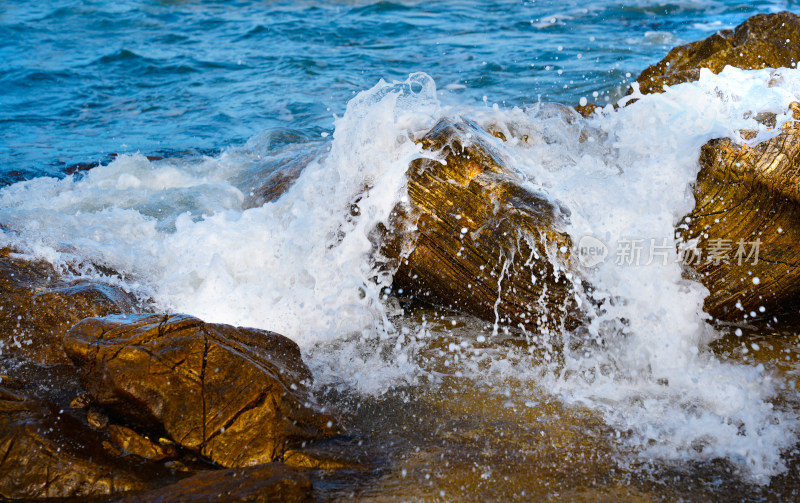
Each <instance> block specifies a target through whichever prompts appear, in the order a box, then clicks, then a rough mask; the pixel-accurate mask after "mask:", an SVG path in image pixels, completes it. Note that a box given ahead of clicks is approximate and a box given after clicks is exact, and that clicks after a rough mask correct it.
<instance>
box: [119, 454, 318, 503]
mask: <svg viewBox="0 0 800 503" xmlns="http://www.w3.org/2000/svg"><path fill="white" fill-rule="evenodd" d="M140 501H148V502H150V503H206V502H209V503H210V502H215V501H224V502H226V503H234V502H248V503H272V502H275V503H278V502H287V503H288V502H300V501H314V499H313V498H312V494H311V482H310V481H309V480H308V479H307V478H306V477H305V476H304V475H303V474H302V473H299V472H297V471H293V470H290V469H288V468H287V467H286V466H285V465H282V464H280V463H271V464H268V465H261V466H255V467H251V468H236V469H230V470H214V471H209V472H203V473H199V474H197V475H193V476H191V477H188V478H185V479H183V480H181V481H180V482H177V483H175V484H172V485H169V486H166V487H162V488H160V489H156V490H154V491H150V492H147V493H144V494H138V495H136V496H135V497H130V498H125V499H122V500H119V503H135V502H140Z"/></svg>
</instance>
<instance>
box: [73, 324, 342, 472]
mask: <svg viewBox="0 0 800 503" xmlns="http://www.w3.org/2000/svg"><path fill="white" fill-rule="evenodd" d="M64 348H65V350H66V352H67V354H68V355H69V356H70V358H72V360H73V361H74V362H75V365H76V366H77V367H78V368H79V369H80V371H81V376H82V380H83V382H84V385H85V387H86V390H87V391H88V392H89V393H90V394H91V395H92V397H93V398H94V403H95V404H97V405H100V406H103V407H106V408H108V409H110V410H112V411H114V412H115V413H117V414H119V415H121V416H122V417H125V418H126V419H128V420H133V421H134V422H135V423H134V424H138V425H140V426H141V428H142V430H141V433H146V432H147V431H148V430H149V431H151V432H154V433H158V432H160V431H162V430H163V432H164V433H165V434H166V435H168V436H169V437H170V438H171V439H172V440H174V441H175V442H176V443H177V444H178V445H180V446H181V447H183V448H185V449H188V450H190V451H192V452H196V453H197V454H199V455H201V456H203V457H205V458H207V459H209V460H210V461H212V462H214V463H217V464H218V465H220V466H223V467H226V468H236V467H244V466H252V465H257V464H263V463H269V462H272V461H275V460H276V459H278V458H280V456H281V455H282V454H283V452H284V451H285V450H286V449H287V448H289V447H290V446H292V445H295V444H300V443H302V442H303V441H309V440H313V439H316V438H322V437H326V436H331V435H335V434H337V433H338V431H339V430H338V427H337V426H336V425H335V421H334V419H333V418H332V417H331V416H328V415H325V414H324V413H322V412H320V411H319V410H317V409H316V408H315V406H314V405H313V403H314V402H313V400H312V398H311V396H310V393H309V391H308V385H309V384H310V382H311V372H310V371H309V370H308V368H307V367H306V366H305V364H304V363H303V361H302V358H301V356H300V350H299V348H298V347H297V345H296V344H295V343H294V342H292V341H290V340H289V339H287V338H285V337H283V336H282V335H279V334H275V333H272V332H266V331H263V330H256V329H246V328H235V327H231V326H228V325H216V324H210V323H204V322H202V321H201V320H199V319H197V318H193V317H190V316H183V315H174V316H164V315H129V316H109V317H106V318H88V319H85V320H83V321H81V322H80V323H78V324H77V325H75V326H74V327H72V329H70V331H69V332H68V333H67V334H66V335H65V337H64Z"/></svg>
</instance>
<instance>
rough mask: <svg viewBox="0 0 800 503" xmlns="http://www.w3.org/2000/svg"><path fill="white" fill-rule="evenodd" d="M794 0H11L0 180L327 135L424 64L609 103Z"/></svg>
mask: <svg viewBox="0 0 800 503" xmlns="http://www.w3.org/2000/svg"><path fill="white" fill-rule="evenodd" d="M796 3H797V2H794V1H791V0H790V1H757V2H749V3H746V2H741V1H736V0H725V1H713V0H703V1H675V2H670V1H663V0H661V1H658V0H656V1H639V2H610V1H598V2H591V3H586V2H580V1H574V0H560V1H550V0H546V1H535V2H520V1H510V0H505V1H503V0H498V1H491V2H475V1H456V0H447V1H436V2H431V1H426V2H417V1H397V2H371V1H366V0H362V1H359V0H352V1H329V2H311V1H300V2H277V1H275V2H273V1H246V0H242V1H237V2H216V3H212V2H196V1H166V0H164V1H139V2H136V1H126V0H116V1H89V2H82V1H66V0H65V1H38V2H20V1H16V2H15V1H2V2H0V33H2V34H3V35H2V38H0V179H2V181H3V182H4V183H8V182H11V181H15V180H19V179H25V178H32V177H35V176H40V175H44V174H47V175H59V174H63V173H64V172H65V171H66V170H68V169H69V168H68V167H69V166H70V165H72V164H75V163H89V162H101V161H106V160H108V159H109V157H108V156H109V155H110V154H113V153H121V152H137V151H138V152H142V153H144V154H148V155H175V154H176V153H185V152H192V153H210V152H217V151H220V150H223V149H225V148H226V147H229V146H236V145H241V144H243V143H244V142H245V141H247V140H248V139H249V138H251V137H253V136H254V135H264V136H263V138H266V139H267V144H268V145H275V146H277V145H280V144H282V143H286V142H303V141H308V140H310V139H317V138H320V135H321V134H323V133H324V132H329V131H331V130H332V127H333V119H334V114H338V115H341V114H342V113H343V111H344V108H345V106H346V104H347V101H348V99H349V98H351V97H352V96H353V95H354V94H355V93H357V92H359V91H361V90H363V89H366V88H369V87H371V86H372V85H374V84H375V83H376V82H377V81H378V80H379V79H381V78H383V79H386V80H393V79H404V78H406V77H407V76H408V74H409V73H411V72H416V71H424V72H427V73H428V74H430V75H431V76H432V77H433V78H434V79H435V81H436V83H437V85H438V86H439V89H440V90H441V92H442V100H444V101H448V100H450V101H458V102H478V103H480V101H482V100H484V99H485V101H486V102H487V104H493V103H498V104H499V105H500V106H506V107H510V106H514V105H525V104H530V103H535V102H537V101H540V100H541V101H559V102H564V103H576V102H577V101H578V100H579V99H580V98H581V97H584V96H585V97H587V98H588V99H589V101H599V102H601V103H602V102H605V100H606V99H615V98H616V97H618V96H619V95H620V94H621V93H622V92H624V90H625V89H626V86H627V83H628V82H629V81H630V80H631V79H632V78H635V77H636V75H637V74H638V72H640V71H641V70H642V69H644V68H645V67H646V66H647V65H649V64H651V63H653V62H655V61H658V60H659V59H660V58H661V57H663V56H664V54H666V52H667V51H668V50H669V48H671V47H673V46H675V45H678V44H680V43H685V42H688V41H692V40H697V39H700V38H703V37H705V36H708V35H709V34H711V33H713V32H715V31H716V30H719V29H722V28H729V27H733V26H735V25H736V24H738V23H740V22H742V21H743V20H744V19H746V18H747V17H748V16H750V15H752V14H754V13H758V12H774V11H778V10H783V9H790V10H791V9H792V8H793V7H795V6H796ZM594 92H597V93H598V96H597V97H596V98H595V97H593V93H594Z"/></svg>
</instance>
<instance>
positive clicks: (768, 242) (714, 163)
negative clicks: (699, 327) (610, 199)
mask: <svg viewBox="0 0 800 503" xmlns="http://www.w3.org/2000/svg"><path fill="white" fill-rule="evenodd" d="M793 108H794V109H795V115H796V117H797V118H799V119H800V114H798V111H800V105H798V104H795V105H793ZM700 163H701V165H702V168H701V170H700V173H699V174H698V177H697V183H696V185H695V189H694V193H695V199H696V201H697V202H696V205H695V208H694V210H693V211H692V213H690V214H689V215H688V216H687V219H688V221H684V223H683V224H682V225H680V226H679V228H678V231H679V233H680V234H681V236H682V237H683V238H684V240H690V239H697V240H698V241H699V244H698V248H699V249H700V251H701V254H700V257H699V258H700V260H699V261H698V263H695V264H692V265H693V267H694V271H695V272H694V277H696V278H697V279H698V280H699V281H701V282H702V283H703V284H704V285H705V286H706V288H708V289H709V291H710V292H711V293H710V295H709V296H708V297H707V298H706V311H707V312H709V313H710V314H711V315H712V316H714V317H716V318H719V319H723V320H731V321H742V319H743V316H744V315H747V317H748V318H752V316H751V314H750V313H751V312H752V313H755V314H756V316H765V315H766V316H769V317H770V318H771V317H772V316H775V315H782V314H787V313H792V314H796V313H797V310H798V308H799V307H800V301H798V296H797V294H798V292H800V245H798V243H800V123H797V122H795V123H790V124H788V125H787V126H786V127H785V128H784V130H783V131H782V132H781V133H780V134H779V135H778V136H777V137H775V138H773V139H771V140H769V141H765V142H762V143H759V144H758V145H756V146H754V147H748V146H746V145H736V144H734V143H733V142H732V141H731V140H730V139H727V138H725V139H718V140H712V141H710V142H708V143H707V144H706V145H704V146H703V149H702V154H701V157H700ZM756 243H758V244H756ZM756 251H757V252H758V256H757V257H756V254H755V252H756ZM754 278H758V279H757V280H756V281H755V282H754ZM762 307H763V308H764V310H763V312H762V310H761V309H760V308H762Z"/></svg>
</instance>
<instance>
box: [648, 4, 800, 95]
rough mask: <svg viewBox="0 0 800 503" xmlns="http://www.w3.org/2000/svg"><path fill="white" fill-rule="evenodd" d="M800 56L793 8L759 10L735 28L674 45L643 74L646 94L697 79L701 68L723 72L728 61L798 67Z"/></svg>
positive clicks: (748, 66) (798, 27)
mask: <svg viewBox="0 0 800 503" xmlns="http://www.w3.org/2000/svg"><path fill="white" fill-rule="evenodd" d="M798 60H800V16H798V15H796V14H792V13H791V12H785V11H784V12H779V13H777V14H758V15H756V16H753V17H751V18H749V19H747V21H745V22H744V23H742V24H740V25H739V26H737V27H736V29H734V30H722V31H720V32H719V33H715V34H714V35H711V36H710V37H708V38H706V39H704V40H701V41H699V42H692V43H691V44H686V45H682V46H680V47H675V48H674V49H672V50H671V51H670V52H669V53H668V54H667V56H666V57H665V58H664V59H663V60H661V61H660V62H658V63H656V64H655V65H653V66H650V67H648V68H647V69H646V70H645V71H643V72H642V73H641V75H639V77H638V78H637V79H636V82H638V83H639V89H640V90H641V92H642V93H643V94H647V93H653V92H661V91H662V90H663V87H664V86H665V85H667V86H670V85H673V84H679V83H681V82H690V81H694V80H697V79H698V77H699V76H700V69H701V68H708V69H709V70H711V71H712V72H714V73H719V72H721V71H722V69H723V68H725V66H726V65H730V66H734V67H736V68H742V69H745V70H750V69H753V70H757V69H761V68H780V67H788V68H791V67H794V66H796V65H797V62H798Z"/></svg>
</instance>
